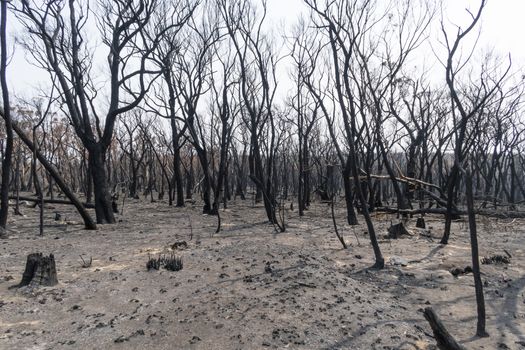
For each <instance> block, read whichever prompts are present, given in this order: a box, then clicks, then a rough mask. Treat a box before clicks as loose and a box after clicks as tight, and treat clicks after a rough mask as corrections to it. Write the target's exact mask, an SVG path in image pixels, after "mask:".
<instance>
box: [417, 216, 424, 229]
mask: <svg viewBox="0 0 525 350" xmlns="http://www.w3.org/2000/svg"><path fill="white" fill-rule="evenodd" d="M416 227H418V228H425V227H426V225H425V219H424V218H417V221H416Z"/></svg>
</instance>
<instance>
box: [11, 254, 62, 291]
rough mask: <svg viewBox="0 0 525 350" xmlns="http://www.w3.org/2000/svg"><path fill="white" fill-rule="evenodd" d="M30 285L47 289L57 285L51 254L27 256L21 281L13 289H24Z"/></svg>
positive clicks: (55, 270)
mask: <svg viewBox="0 0 525 350" xmlns="http://www.w3.org/2000/svg"><path fill="white" fill-rule="evenodd" d="M30 284H31V285H40V286H48V287H50V286H54V285H56V284H58V277H57V269H56V264H55V257H54V256H53V254H50V255H49V256H43V255H42V253H32V254H29V255H28V256H27V261H26V267H25V270H24V273H23V275H22V281H20V283H19V284H18V285H16V286H15V287H24V286H27V285H30Z"/></svg>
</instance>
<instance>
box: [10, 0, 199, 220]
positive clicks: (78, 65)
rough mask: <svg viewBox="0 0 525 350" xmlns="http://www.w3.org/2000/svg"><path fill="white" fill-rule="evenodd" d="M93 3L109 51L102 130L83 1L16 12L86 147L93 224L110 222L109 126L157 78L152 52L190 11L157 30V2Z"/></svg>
mask: <svg viewBox="0 0 525 350" xmlns="http://www.w3.org/2000/svg"><path fill="white" fill-rule="evenodd" d="M98 5H99V8H100V11H101V13H100V16H98V22H97V23H98V25H99V29H100V31H101V35H102V42H103V43H104V44H105V45H106V46H107V47H108V49H109V50H108V51H109V52H108V60H107V62H108V68H109V74H110V78H109V82H110V83H109V102H108V106H107V110H106V113H105V118H104V127H103V128H102V127H101V118H100V114H99V112H98V111H97V101H96V97H97V88H96V86H97V85H96V81H95V79H94V78H93V76H92V72H91V70H92V69H91V68H92V62H93V53H92V52H90V50H89V48H88V46H87V37H88V35H89V34H88V33H87V30H86V26H87V25H88V24H89V18H88V14H89V13H90V9H89V3H84V4H81V3H77V2H76V1H74V0H69V1H68V6H67V11H66V8H65V7H66V6H65V3H64V2H61V1H60V2H58V1H52V2H47V3H45V4H43V5H39V4H36V3H34V2H31V1H29V0H23V1H21V3H20V4H19V5H16V6H15V10H16V12H17V15H18V17H19V18H20V20H21V21H22V23H23V25H24V26H25V28H26V29H27V31H28V32H29V33H30V34H29V36H28V37H27V38H26V39H25V41H24V45H25V46H26V47H28V48H29V49H30V51H31V53H32V55H33V57H34V58H35V60H36V61H37V62H38V64H39V65H41V66H42V67H43V68H45V69H47V70H48V71H52V72H54V74H56V76H57V81H58V83H57V85H58V86H59V88H60V90H59V91H60V92H61V94H62V100H63V103H64V105H65V108H66V110H67V112H68V117H69V118H70V121H71V123H72V124H73V127H74V129H75V132H76V134H77V135H78V137H79V138H80V139H81V140H82V143H83V145H84V147H85V148H86V149H87V150H88V153H89V165H90V166H89V168H90V171H91V176H92V179H93V184H94V186H93V187H94V193H95V211H96V215H97V222H99V223H114V222H115V218H114V215H113V210H112V205H111V198H110V190H109V186H108V179H107V176H108V174H107V172H106V168H105V162H106V152H107V150H108V147H109V146H110V144H111V140H112V136H113V130H114V127H115V122H116V120H117V117H118V116H119V115H121V114H123V113H125V112H128V111H130V110H132V109H133V108H135V107H137V106H138V105H139V103H140V102H141V101H142V99H143V98H144V96H145V94H146V93H147V91H148V90H149V87H150V84H151V80H154V79H155V78H156V77H157V76H158V75H159V74H160V73H161V71H158V70H152V69H151V68H150V65H149V62H150V58H151V55H152V52H153V51H154V50H155V48H156V47H157V46H158V44H159V42H160V38H161V37H162V35H163V34H164V33H165V32H166V31H167V30H168V29H169V28H172V27H180V26H182V25H183V24H184V23H185V22H186V20H187V18H188V16H189V15H188V14H189V13H190V12H191V11H192V8H191V7H189V6H186V7H184V8H183V9H182V10H181V11H180V12H177V13H174V14H173V15H174V17H173V21H172V23H171V24H170V26H169V27H168V28H161V29H156V28H153V27H152V23H151V18H152V16H153V13H154V12H155V11H156V10H157V8H158V1H157V0H139V1H127V0H117V1H100V2H99V3H98ZM148 79H149V80H148Z"/></svg>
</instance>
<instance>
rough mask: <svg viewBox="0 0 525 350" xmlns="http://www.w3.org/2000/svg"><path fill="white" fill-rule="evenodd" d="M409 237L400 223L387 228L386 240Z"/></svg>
mask: <svg viewBox="0 0 525 350" xmlns="http://www.w3.org/2000/svg"><path fill="white" fill-rule="evenodd" d="M405 235H406V236H411V234H410V232H408V230H407V229H406V227H405V225H404V224H403V223H402V222H400V223H399V224H395V225H392V226H390V227H389V228H388V238H392V239H398V238H400V237H401V236H405Z"/></svg>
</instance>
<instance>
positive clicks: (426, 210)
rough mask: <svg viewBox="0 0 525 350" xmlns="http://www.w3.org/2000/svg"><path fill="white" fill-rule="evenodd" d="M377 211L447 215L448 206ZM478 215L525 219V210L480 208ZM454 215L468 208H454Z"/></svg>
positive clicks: (463, 212)
mask: <svg viewBox="0 0 525 350" xmlns="http://www.w3.org/2000/svg"><path fill="white" fill-rule="evenodd" d="M374 210H375V211H379V212H384V213H389V214H407V215H417V214H438V215H445V214H446V213H447V209H446V208H418V209H398V208H391V207H376V208H375V209H374ZM475 213H476V215H481V216H488V217H492V218H497V219H525V212H523V211H505V212H502V211H497V210H487V209H480V210H476V211H475ZM452 215H455V216H458V217H459V216H461V215H467V211H466V210H453V211H452Z"/></svg>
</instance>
